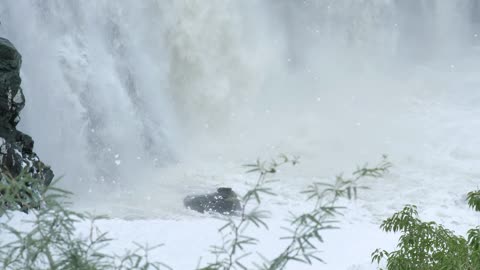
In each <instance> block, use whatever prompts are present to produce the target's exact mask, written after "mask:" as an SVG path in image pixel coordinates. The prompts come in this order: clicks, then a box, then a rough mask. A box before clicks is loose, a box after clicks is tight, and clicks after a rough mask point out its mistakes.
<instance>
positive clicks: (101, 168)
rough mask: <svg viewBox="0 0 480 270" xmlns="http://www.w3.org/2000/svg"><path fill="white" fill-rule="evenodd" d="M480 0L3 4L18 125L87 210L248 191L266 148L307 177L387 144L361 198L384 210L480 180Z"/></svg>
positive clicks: (369, 156)
mask: <svg viewBox="0 0 480 270" xmlns="http://www.w3.org/2000/svg"><path fill="white" fill-rule="evenodd" d="M479 7H480V5H479V2H478V1H477V0H469V1H466V0H452V1H440V0H438V1H427V0H424V1H418V0H415V1H413V0H412V1H407V0H397V1H394V0H366V1H355V0H335V1H333V0H310V1H288V0H283V1H280V0H266V1H222V0H212V1H201V0H178V1H169V0H145V1H135V2H134V1H108V0H88V1H77V2H71V1H62V0H51V1H43V2H38V1H20V2H19V1H15V0H4V1H3V2H2V4H0V20H1V22H2V24H1V26H0V35H2V36H5V37H7V38H9V39H10V40H12V42H13V43H14V44H15V45H16V46H17V48H18V49H19V50H20V52H21V53H22V55H23V58H24V61H23V69H22V77H23V88H24V90H25V94H26V97H27V106H26V109H25V110H24V111H23V115H22V121H21V128H22V129H24V130H26V131H27V132H28V133H29V134H32V135H33V137H34V139H35V141H36V145H35V147H36V151H37V152H38V153H39V155H40V156H41V157H42V159H44V160H45V161H46V162H47V163H49V164H51V165H52V166H53V169H54V170H55V172H56V173H57V175H65V177H64V178H65V179H64V181H63V183H64V185H65V186H66V187H68V188H70V189H72V190H75V192H76V193H78V194H79V197H80V199H79V201H80V202H82V201H83V202H84V203H85V204H86V203H87V202H93V203H92V205H93V206H89V207H94V208H96V209H101V210H99V211H105V210H109V211H110V212H111V214H114V215H120V216H124V215H135V216H137V215H140V216H149V215H168V214H170V213H177V212H178V211H179V210H180V209H181V207H182V206H181V198H182V197H183V196H184V195H185V194H187V193H190V192H192V191H205V190H211V189H212V188H213V187H212V186H217V185H232V186H234V187H238V188H239V189H242V188H244V182H245V181H247V180H248V179H249V176H245V175H243V174H242V170H241V168H240V165H241V164H243V163H245V162H249V161H252V160H254V159H256V158H257V157H258V156H260V157H264V158H268V157H269V156H272V155H275V154H277V153H280V152H286V153H292V154H296V155H299V156H301V157H302V160H303V165H302V166H301V167H300V168H298V169H297V170H293V171H291V172H290V171H288V172H285V179H286V180H285V181H286V182H285V184H284V185H285V186H290V185H292V186H295V187H296V188H298V189H299V190H300V189H301V188H302V187H304V186H305V185H306V184H308V182H309V181H312V179H318V178H324V177H330V176H332V175H334V174H335V173H337V172H339V171H343V170H348V169H349V168H352V167H354V165H355V164H358V163H363V162H364V161H371V160H375V159H377V158H378V157H379V156H380V155H381V154H383V153H386V154H389V155H390V157H391V159H392V161H393V162H394V163H395V164H396V168H397V169H396V171H395V176H392V179H389V181H385V182H378V183H375V185H376V186H375V187H374V188H373V189H372V194H373V195H372V196H370V197H368V198H365V199H364V200H365V204H366V205H365V207H366V208H367V209H371V211H372V212H380V213H385V214H387V212H390V210H391V209H392V208H396V207H398V206H399V205H401V204H402V203H403V202H404V201H407V200H416V199H415V198H419V196H423V198H425V196H424V195H425V194H431V197H432V198H431V199H430V200H432V201H437V200H439V199H440V198H439V197H441V198H443V197H444V195H443V194H438V193H433V191H434V190H436V189H437V188H439V187H444V188H445V189H448V190H452V189H451V187H452V186H453V187H455V188H457V189H454V191H455V192H454V193H455V194H453V193H452V196H453V197H451V198H450V197H449V198H450V199H451V200H450V199H447V200H450V201H449V202H447V204H450V203H452V201H454V200H455V198H458V196H461V194H462V193H464V192H466V191H468V189H470V188H472V187H475V185H476V184H475V183H476V182H475V180H476V179H478V177H479V174H480V172H479V171H478V168H480V166H478V165H479V162H480V154H478V151H479V147H480V141H479V140H478V136H476V134H478V131H480V122H479V121H478V120H477V119H476V118H477V117H476V116H477V115H478V113H479V112H478V109H477V108H479V106H478V105H479V103H480V95H479V86H480V79H478V78H480V76H478V75H479V74H478V72H477V71H476V70H478V68H479V65H480V64H479V63H480V62H479V61H478V60H479V49H478V45H479V44H480V43H479V40H480V36H479V35H480V32H479V30H478V29H479V21H480V19H479V18H480V15H479V10H480V9H479ZM411 187H415V188H414V189H413V190H411V189H410V188H411ZM401 190H408V192H407V191H406V192H407V193H408V194H410V195H408V196H401V198H400V197H399V198H397V197H395V196H393V195H392V194H393V193H397V192H400V191H401ZM415 190H417V192H415ZM452 192H453V191H452ZM106 193H108V194H110V195H111V196H110V198H109V197H108V196H105V194H106ZM88 194H93V195H88ZM402 194H403V193H402ZM89 196H91V198H93V200H91V199H82V198H90V197H89ZM285 196H293V198H294V197H295V196H294V195H287V194H286V195H285ZM445 196H447V195H445ZM427 197H428V196H427ZM405 198H407V199H405ZM382 200H386V201H388V203H391V207H392V208H382V207H379V206H377V205H376V202H377V201H382ZM418 202H419V203H421V202H420V201H418ZM112 209H113V210H112ZM382 215H383V214H382Z"/></svg>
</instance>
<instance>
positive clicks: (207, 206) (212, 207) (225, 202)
mask: <svg viewBox="0 0 480 270" xmlns="http://www.w3.org/2000/svg"><path fill="white" fill-rule="evenodd" d="M183 204H184V205H185V207H187V208H188V209H191V210H194V211H197V212H200V213H206V212H216V213H220V214H222V215H234V214H236V213H239V212H240V211H241V210H242V205H241V203H240V200H239V199H238V196H237V194H236V193H235V192H234V191H233V190H232V189H231V188H228V187H221V188H219V189H217V192H215V193H210V194H203V195H190V196H187V197H185V199H184V200H183Z"/></svg>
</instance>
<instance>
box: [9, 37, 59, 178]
mask: <svg viewBox="0 0 480 270" xmlns="http://www.w3.org/2000/svg"><path fill="white" fill-rule="evenodd" d="M21 65H22V56H21V55H20V53H19V52H18V51H17V49H16V48H15V46H13V44H12V43H11V42H10V41H8V40H7V39H5V38H1V37H0V172H2V173H3V174H7V175H10V176H13V177H15V176H17V175H19V174H20V173H21V172H22V171H24V170H25V171H27V172H28V173H30V174H31V175H32V176H33V177H34V178H37V179H39V180H41V181H42V182H43V183H44V184H45V185H49V184H50V183H51V181H52V179H53V177H54V174H53V171H52V170H51V169H50V167H49V166H47V165H45V164H44V163H43V162H41V161H40V159H39V158H38V156H37V154H35V152H34V151H33V146H34V141H33V139H32V137H30V136H29V135H27V134H25V133H22V132H20V131H18V130H17V129H16V127H17V124H18V123H19V122H20V111H21V110H22V109H23V107H24V106H25V96H24V95H23V91H22V88H21V87H20V84H21V82H22V79H21V78H20V67H21ZM0 180H1V179H0Z"/></svg>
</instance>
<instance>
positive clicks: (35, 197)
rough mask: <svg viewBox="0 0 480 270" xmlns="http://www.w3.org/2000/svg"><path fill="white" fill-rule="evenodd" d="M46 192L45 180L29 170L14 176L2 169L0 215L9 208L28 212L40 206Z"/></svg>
mask: <svg viewBox="0 0 480 270" xmlns="http://www.w3.org/2000/svg"><path fill="white" fill-rule="evenodd" d="M44 192H45V185H44V184H43V182H42V181H41V180H39V179H36V178H33V177H32V176H31V175H30V174H29V173H28V172H26V171H23V172H22V173H21V174H20V175H18V176H17V177H12V176H11V175H9V174H8V173H4V172H2V171H1V170H0V216H2V215H4V214H5V213H6V212H7V211H8V210H18V211H23V212H27V211H28V210H29V209H31V208H37V207H39V203H40V201H41V200H42V194H43V193H44Z"/></svg>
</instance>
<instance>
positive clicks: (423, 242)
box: [372, 191, 480, 270]
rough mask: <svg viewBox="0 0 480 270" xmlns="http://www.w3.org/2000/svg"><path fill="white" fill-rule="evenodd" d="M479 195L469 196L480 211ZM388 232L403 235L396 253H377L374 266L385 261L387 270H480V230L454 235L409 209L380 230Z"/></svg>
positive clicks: (475, 229) (383, 225) (474, 193)
mask: <svg viewBox="0 0 480 270" xmlns="http://www.w3.org/2000/svg"><path fill="white" fill-rule="evenodd" d="M479 195H480V191H474V192H470V193H469V194H468V198H467V201H468V205H469V206H470V207H472V208H473V209H474V210H476V211H480V199H479ZM380 227H381V229H382V230H384V231H385V232H400V233H401V236H400V238H399V243H398V245H397V249H396V250H395V251H392V252H388V251H385V250H381V249H377V250H375V251H374V252H373V253H372V262H377V263H378V264H380V263H381V262H382V261H384V260H386V267H387V268H386V269H388V270H477V269H480V227H477V228H472V229H470V230H469V231H468V233H467V237H466V238H465V237H462V236H459V235H455V234H454V233H453V232H452V231H450V230H448V229H446V228H444V227H443V226H442V225H439V224H436V223H435V222H423V221H421V220H420V219H419V218H418V212H417V207H416V206H414V205H407V206H405V207H404V208H403V210H401V211H400V212H398V213H395V214H394V215H393V216H392V217H390V218H388V219H386V220H385V221H384V222H383V223H382V225H381V226H380Z"/></svg>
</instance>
